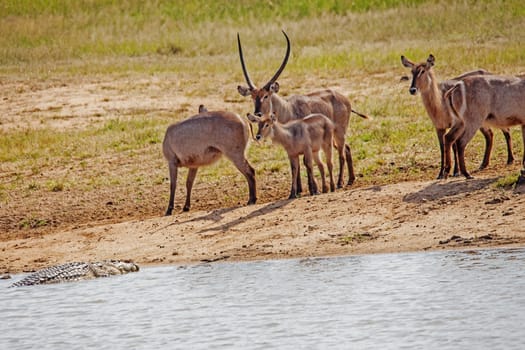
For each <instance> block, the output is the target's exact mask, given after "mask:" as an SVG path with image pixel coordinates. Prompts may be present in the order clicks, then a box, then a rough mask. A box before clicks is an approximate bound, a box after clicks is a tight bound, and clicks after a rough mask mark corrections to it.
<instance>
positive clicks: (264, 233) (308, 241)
mask: <svg viewBox="0 0 525 350" xmlns="http://www.w3.org/2000/svg"><path fill="white" fill-rule="evenodd" d="M494 181H495V179H494V178H478V179H475V180H470V181H465V180H463V179H458V180H448V181H427V182H406V183H398V184H393V185H387V186H374V187H369V188H359V189H355V190H352V189H349V190H340V191H338V192H335V193H329V194H323V195H319V196H314V197H309V196H305V197H303V198H300V199H297V200H292V201H290V200H280V201H275V202H271V203H266V204H257V205H253V206H241V207H234V208H221V209H214V210H207V211H192V212H189V213H176V215H174V216H172V217H158V218H152V219H147V220H138V221H130V222H123V223H117V224H109V225H101V226H95V227H87V226H86V227H79V228H76V229H71V230H66V231H60V232H53V233H49V234H45V235H41V236H39V237H29V238H19V239H14V240H3V241H1V242H0V251H1V252H2V255H1V258H0V266H1V268H0V273H5V272H11V273H14V272H21V271H31V270H34V269H38V268H41V267H44V266H49V265H53V264H59V263H63V262H66V261H76V260H99V259H109V258H116V259H131V260H133V261H135V262H137V263H138V264H140V265H148V264H188V263H198V262H202V261H217V260H228V261H238V260H253V259H276V258H277V259H279V258H293V257H309V256H329V255H343V254H367V253H387V252H408V251H424V250H440V249H457V248H461V249H471V248H484V247H498V246H523V245H524V244H525V226H524V224H523V212H524V209H525V195H523V194H518V193H516V192H515V191H511V190H502V189H498V188H496V187H495V186H494V185H493V183H494Z"/></svg>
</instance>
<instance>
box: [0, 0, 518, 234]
mask: <svg viewBox="0 0 525 350" xmlns="http://www.w3.org/2000/svg"><path fill="white" fill-rule="evenodd" d="M524 23H525V5H524V4H523V2H522V1H517V0H510V1H504V2H501V1H438V2H435V1H418V0H412V1H410V0H405V1H394V0H390V1H386V0H385V1H381V0H376V1H349V0H339V1H338V0H331V1H330V0H324V1H323V0H318V1H305V0H288V1H252V0H243V1H238V2H232V1H225V0H220V1H215V2H209V1H165V0H156V1H139V0H124V1H112V0H85V1H67V0H39V1H35V0H16V1H15V0H5V1H2V3H1V4H0V32H1V33H3V34H2V35H1V36H0V82H1V83H3V84H4V85H6V86H7V85H9V84H13V85H16V84H18V83H20V86H22V87H20V88H19V89H20V91H15V94H16V93H18V94H19V95H20V96H22V95H24V94H27V93H28V89H30V87H31V85H32V84H40V85H46V84H48V83H49V82H53V83H56V82H57V81H58V82H60V81H63V82H65V83H64V84H74V83H75V82H76V81H86V80H87V81H92V82H96V81H120V80H126V81H132V80H134V79H138V78H140V79H143V80H144V79H145V80H146V81H147V80H148V79H153V80H155V81H161V82H163V81H165V82H167V83H159V86H160V87H161V88H162V87H165V86H166V85H167V84H171V83H176V85H177V86H178V87H179V89H178V90H177V93H178V97H184V98H185V99H186V100H187V101H191V102H185V103H182V102H181V103H180V104H178V105H177V104H176V105H175V106H173V110H171V111H166V110H163V111H159V110H157V109H156V107H155V106H152V107H151V108H147V107H146V108H143V109H129V110H127V111H126V112H125V113H115V112H107V115H105V114H104V113H102V115H100V117H101V118H100V119H101V120H102V121H101V122H99V123H90V122H86V123H83V125H82V127H75V128H60V127H59V128H57V127H53V126H48V125H47V124H46V122H45V120H44V119H45V118H44V117H42V118H41V120H40V119H39V118H40V116H39V113H40V111H38V110H35V112H34V113H33V114H32V115H31V118H33V119H36V120H37V121H39V120H40V125H39V126H38V127H34V126H33V124H31V125H29V124H28V123H26V121H25V120H22V118H23V117H22V116H21V117H20V120H19V124H18V126H17V127H14V128H7V127H6V128H0V162H1V164H0V166H1V170H2V171H1V175H0V201H1V203H3V204H4V206H3V207H0V212H1V211H2V210H3V209H2V208H6V206H7V207H8V208H11V209H10V211H9V212H6V213H2V215H3V214H6V215H7V214H9V215H12V213H13V212H16V211H17V210H21V211H22V208H24V207H26V206H27V204H28V203H29V201H31V200H32V199H31V198H34V197H44V196H49V198H55V197H53V196H59V195H60V194H62V195H63V196H65V197H68V196H69V197H71V196H72V194H73V193H76V194H78V193H82V194H83V197H82V198H83V200H85V201H90V198H91V197H90V196H89V193H95V192H96V193H108V196H110V197H111V198H113V197H115V198H117V200H111V202H115V203H124V202H131V203H132V204H133V205H135V206H142V207H146V210H144V211H143V212H142V215H144V216H148V215H154V213H161V212H162V210H161V209H160V208H162V207H163V206H164V205H165V201H166V198H167V191H168V187H167V182H166V176H167V169H166V166H165V164H164V160H163V158H162V155H161V152H160V143H161V142H162V138H163V133H164V131H165V129H166V127H167V125H169V124H170V123H172V122H173V121H176V120H179V119H182V118H185V117H187V116H189V115H191V114H193V113H194V111H196V108H197V105H198V103H205V104H208V105H211V106H212V107H213V106H220V107H223V108H228V109H231V110H234V111H235V112H237V113H239V114H244V113H245V112H247V111H250V110H251V109H252V106H251V102H250V101H249V100H247V99H243V98H242V97H241V96H239V95H238V93H237V91H236V86H237V84H243V83H244V78H243V76H242V72H241V68H240V64H239V62H238V53H237V47H236V34H237V33H240V35H241V38H242V40H243V46H244V51H245V58H246V61H247V65H248V69H249V70H250V73H251V76H252V78H253V80H254V81H256V82H258V83H259V84H262V83H263V82H265V80H266V79H268V78H269V77H270V75H271V74H273V72H274V70H275V69H276V68H277V67H278V65H279V64H280V61H281V59H282V57H283V54H284V49H285V41H284V38H283V37H282V34H281V30H282V29H284V30H285V31H286V32H287V33H288V35H289V36H290V38H291V40H292V55H291V58H290V61H289V63H288V66H287V68H286V70H285V71H284V73H283V74H282V76H281V78H280V83H281V91H282V94H283V95H285V96H286V95H290V94H293V93H306V92H309V91H312V90H314V89H318V88H323V87H334V88H336V89H340V90H342V91H343V92H344V93H345V94H347V95H348V96H349V97H350V98H351V100H352V102H353V104H354V108H355V109H357V110H359V111H361V112H363V113H366V114H368V115H370V116H372V118H373V119H372V120H361V119H360V118H354V117H353V118H352V120H351V126H350V131H349V136H348V137H349V139H348V141H349V143H350V145H351V147H352V151H353V155H354V160H355V168H356V172H357V174H358V175H359V178H358V181H357V182H356V186H364V185H370V184H386V183H392V182H397V181H405V180H415V179H433V178H434V177H435V176H436V175H437V172H438V165H439V164H438V161H439V151H438V147H437V140H436V137H435V132H434V129H433V127H432V124H431V122H430V120H429V119H428V117H427V116H426V113H425V111H424V108H423V105H422V103H421V99H420V97H419V96H417V97H414V96H410V95H409V94H408V83H407V82H400V81H399V78H400V77H401V76H402V75H407V74H408V71H407V69H406V68H404V67H402V66H401V63H400V55H401V54H404V55H406V56H408V57H409V58H411V59H412V60H414V61H422V60H424V59H426V57H427V56H428V54H429V53H433V54H434V55H435V56H436V67H435V70H436V73H437V75H438V76H439V77H441V78H446V77H451V76H454V75H457V74H459V73H461V72H463V71H466V70H471V69H474V68H485V69H488V70H490V71H494V72H498V73H504V74H518V73H524V72H525V49H524V48H525V30H524V29H525V27H524ZM163 84H166V85H163ZM147 85H148V84H147V83H146V84H144V85H143V86H141V85H135V84H125V83H123V84H121V85H119V89H120V91H119V93H120V94H121V95H124V96H125V95H128V94H129V96H134V93H135V92H136V91H140V89H146V88H147ZM24 86H29V88H25V87H24ZM161 93H162V92H161ZM165 94H166V93H165ZM6 99H7V98H4V102H5V103H7V104H9V103H11V102H12V101H13V100H14V101H15V102H16V97H15V98H14V99H13V98H9V100H8V101H7V102H6ZM27 109H31V106H30V105H29V106H27ZM59 112H60V110H57V116H56V118H57V119H58V118H60V117H61V116H60V115H59V114H60V113H59ZM97 113H98V114H100V112H97ZM48 114H49V113H48ZM98 114H97V115H96V116H97V117H98V116H99V115H98ZM26 117H27V116H25V117H24V118H26ZM48 117H49V116H48ZM48 117H46V118H48ZM52 118H53V116H52ZM0 121H1V119H0ZM1 126H2V125H1V124H0V127H1ZM513 137H514V145H515V147H514V148H515V153H516V158H517V159H521V152H522V145H521V141H520V140H521V137H520V134H519V133H518V129H517V128H516V129H515V130H513ZM482 149H483V145H482V139H481V137H480V136H479V135H478V136H476V138H475V139H474V141H473V143H472V144H471V145H469V147H468V149H467V153H468V154H467V156H468V158H469V160H468V161H469V162H468V166H469V167H470V168H471V169H473V168H474V167H477V165H478V164H479V163H480V162H481V157H482ZM248 158H249V159H250V162H251V163H252V164H253V165H254V167H255V168H256V170H257V177H258V180H259V186H260V187H261V189H262V190H263V191H264V190H265V189H273V190H276V191H278V193H279V196H281V197H282V196H283V195H282V194H283V193H285V192H286V191H287V188H288V176H289V175H288V164H287V161H286V157H285V155H284V152H283V151H282V150H281V149H280V148H279V147H276V146H273V147H272V146H269V145H262V146H260V145H252V146H251V147H250V150H249V154H248ZM107 159H113V161H107ZM115 159H116V160H117V161H114V160H115ZM505 159H506V155H505V148H504V142H503V138H502V137H501V134H499V133H498V132H496V141H495V149H494V151H493V156H492V165H491V167H492V168H493V169H494V167H496V169H498V171H499V172H502V171H503V172H505V174H508V172H509V170H505V168H504V167H501V165H502V164H504V161H505ZM100 164H103V165H104V167H106V168H105V169H106V170H105V171H103V170H102V168H101V166H100ZM112 164H113V165H112ZM115 164H117V165H115ZM123 164H125V166H122V165H123ZM498 166H499V167H498ZM503 175H504V174H503ZM224 178H229V179H232V180H231V181H232V182H233V183H234V184H235V186H234V188H233V189H232V190H231V191H229V192H228V193H227V194H226V195H224V198H221V199H219V202H220V204H221V205H235V204H237V203H239V202H242V203H244V198H245V197H247V195H246V193H247V189H246V188H245V187H246V186H245V184H244V179H243V178H242V177H241V176H240V175H239V174H238V173H237V172H236V170H235V169H233V167H232V166H231V165H230V164H229V163H228V162H226V161H221V162H219V163H218V165H217V166H216V167H212V168H208V169H206V170H203V171H201V172H200V173H199V177H198V181H199V182H200V183H202V184H205V185H203V186H210V187H214V186H217V184H220V183H221V181H223V180H222V179H224ZM180 182H181V183H182V181H180ZM181 187H182V186H181ZM113 191H119V193H120V192H123V193H125V195H124V194H122V195H121V194H119V195H115V194H114V192H113ZM203 191H204V190H203ZM64 193H65V194H64ZM68 194H69V195H68ZM158 194H160V198H159V197H158V196H157V195H158ZM154 195H155V196H154ZM96 196H98V195H96ZM96 196H95V194H93V198H95V197H96ZM149 196H150V197H154V198H149V199H148V197H149ZM60 198H61V197H56V200H60ZM96 198H98V197H96ZM267 199H268V200H270V199H272V197H271V196H269V197H267ZM97 200H99V201H101V202H104V199H100V198H98V199H97ZM263 200H264V196H263ZM95 202H96V201H95ZM17 203H18V204H17ZM31 203H33V202H31ZM95 204H96V203H95ZM205 204H206V203H205V201H204V200H203V201H202V202H201V204H200V205H201V206H205ZM72 205H73V204H72ZM17 208H18V209H17ZM130 210H131V209H130ZM64 215H65V214H64ZM104 215H106V216H104V219H112V217H111V215H110V214H104ZM43 216H45V215H43V214H41V213H39V211H38V209H32V210H29V211H27V212H26V211H24V213H20V215H15V218H14V219H13V220H11V221H9V220H8V221H9V223H7V224H4V228H7V229H10V228H12V227H13V222H14V225H15V226H16V225H18V227H20V228H24V229H25V228H27V227H33V226H46V225H50V222H51V221H52V220H51V219H49V218H45V217H43ZM94 216H95V219H99V217H96V215H94ZM86 220H87V219H86ZM17 223H18V224H17ZM31 223H37V224H31ZM1 229H2V227H0V231H1Z"/></svg>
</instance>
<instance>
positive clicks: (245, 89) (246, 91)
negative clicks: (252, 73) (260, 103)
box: [237, 85, 251, 96]
mask: <svg viewBox="0 0 525 350" xmlns="http://www.w3.org/2000/svg"><path fill="white" fill-rule="evenodd" d="M237 91H239V93H240V94H241V95H242V96H248V95H250V92H251V91H250V88H248V87H246V86H241V85H237Z"/></svg>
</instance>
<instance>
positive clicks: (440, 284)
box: [0, 249, 525, 350]
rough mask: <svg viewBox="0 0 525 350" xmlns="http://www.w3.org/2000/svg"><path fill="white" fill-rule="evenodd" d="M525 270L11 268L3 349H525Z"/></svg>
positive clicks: (343, 261)
mask: <svg viewBox="0 0 525 350" xmlns="http://www.w3.org/2000/svg"><path fill="white" fill-rule="evenodd" d="M524 271H525V249H513V250H487V251H479V252H439V253H417V254H387V255H367V256H353V257H340V258H319V259H301V260H284V261H260V262H249V263H215V264H211V265H210V264H203V265H196V266H190V267H184V268H182V267H177V266H165V267H152V268H143V269H142V270H141V271H140V272H138V273H133V274H128V275H124V276H116V277H112V278H107V279H97V280H91V281H82V282H76V283H64V284H57V285H48V286H32V287H21V288H9V289H8V288H6V287H7V286H8V285H9V284H11V283H13V282H14V281H16V280H18V279H19V278H20V277H21V276H14V277H15V278H14V279H12V280H9V281H0V291H1V293H0V317H1V320H0V349H32V348H35V349H37V348H38V349H78V348H81V349H88V348H91V349H112V350H116V349H168V348H169V349H190V348H191V349H270V348H279V349H370V348H374V349H522V348H523V347H524V344H525V328H524V324H525V278H524V277H525V276H524Z"/></svg>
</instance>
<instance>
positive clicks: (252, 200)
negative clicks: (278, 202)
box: [246, 199, 257, 205]
mask: <svg viewBox="0 0 525 350" xmlns="http://www.w3.org/2000/svg"><path fill="white" fill-rule="evenodd" d="M255 202H257V199H250V200H249V201H248V203H246V205H252V204H255Z"/></svg>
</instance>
